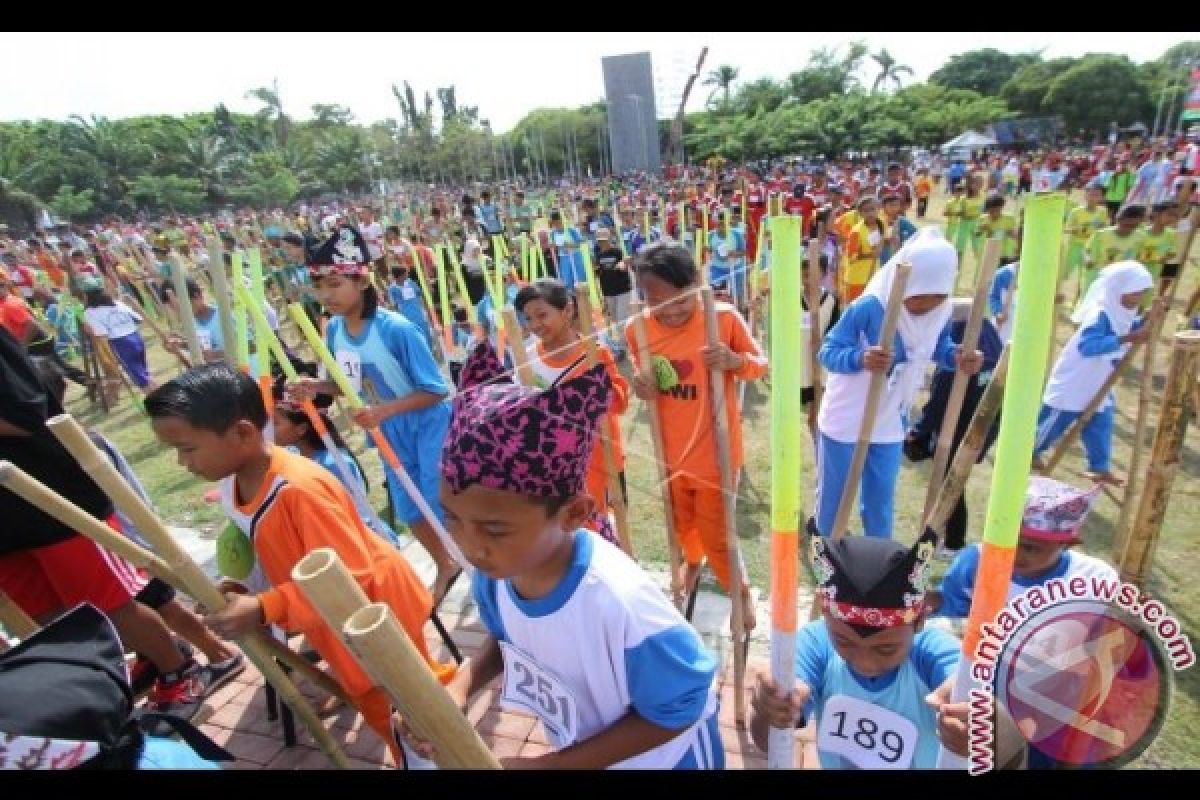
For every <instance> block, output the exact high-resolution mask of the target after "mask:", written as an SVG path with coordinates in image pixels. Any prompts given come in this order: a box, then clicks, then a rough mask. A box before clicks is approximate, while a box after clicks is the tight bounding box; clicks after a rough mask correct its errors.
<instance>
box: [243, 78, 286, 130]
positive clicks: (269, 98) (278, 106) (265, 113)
mask: <svg viewBox="0 0 1200 800" xmlns="http://www.w3.org/2000/svg"><path fill="white" fill-rule="evenodd" d="M246 96H247V97H253V98H254V99H256V100H258V101H259V102H260V103H262V104H263V107H262V109H260V110H259V112H258V116H259V118H260V119H262V120H264V121H266V122H270V123H271V125H272V127H273V128H274V132H275V144H276V145H277V146H279V147H283V146H284V145H286V144H287V139H288V132H289V130H290V127H291V120H290V119H289V118H288V115H287V114H285V113H284V111H283V102H282V101H281V100H280V99H279V79H278V78H276V79H274V80H273V81H271V85H270V86H269V87H267V86H260V87H258V88H257V89H251V90H250V91H248V92H246Z"/></svg>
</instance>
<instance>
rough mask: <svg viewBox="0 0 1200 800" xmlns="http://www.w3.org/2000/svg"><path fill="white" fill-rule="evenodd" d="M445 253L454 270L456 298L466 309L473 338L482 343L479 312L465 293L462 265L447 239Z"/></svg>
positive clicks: (466, 292)
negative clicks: (448, 255) (473, 332)
mask: <svg viewBox="0 0 1200 800" xmlns="http://www.w3.org/2000/svg"><path fill="white" fill-rule="evenodd" d="M445 248H446V250H445V252H447V253H449V254H450V266H451V267H453V268H454V281H455V283H456V284H457V285H458V298H459V300H461V301H462V304H463V305H464V306H466V309H467V319H469V320H470V321H471V329H472V330H473V331H475V338H476V339H478V340H479V341H483V327H482V326H481V325H480V324H479V312H478V310H476V308H475V304H474V303H472V302H471V294H470V292H468V291H467V281H466V279H465V278H464V277H463V269H462V264H461V263H460V262H459V260H458V253H457V252H455V250H454V245H452V244H451V243H450V240H449V239H446V240H445Z"/></svg>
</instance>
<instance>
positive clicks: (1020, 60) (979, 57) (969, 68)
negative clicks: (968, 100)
mask: <svg viewBox="0 0 1200 800" xmlns="http://www.w3.org/2000/svg"><path fill="white" fill-rule="evenodd" d="M1041 59H1042V56H1041V52H1040V51H1039V52H1034V53H1005V52H1003V51H1001V50H997V49H996V48H994V47H985V48H983V49H982V50H968V51H967V52H965V53H958V54H956V55H953V56H951V57H950V60H949V61H947V62H946V63H945V64H943V65H942V66H941V67H940V68H938V69H937V70H935V71H934V72H933V74H931V75H930V76H929V82H930V83H936V84H940V85H941V86H945V87H946V88H947V89H971V90H972V91H976V92H979V93H980V94H983V95H996V94H999V93H1000V87H1002V86H1003V85H1004V84H1005V83H1006V82H1007V81H1008V80H1009V78H1011V77H1012V76H1013V75H1014V74H1016V72H1017V70H1019V69H1021V68H1022V67H1024V66H1027V65H1029V64H1036V63H1037V62H1039V61H1041Z"/></svg>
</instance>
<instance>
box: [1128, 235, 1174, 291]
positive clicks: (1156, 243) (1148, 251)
mask: <svg viewBox="0 0 1200 800" xmlns="http://www.w3.org/2000/svg"><path fill="white" fill-rule="evenodd" d="M1141 233H1142V246H1141V249H1140V250H1138V255H1137V260H1138V261H1140V262H1142V265H1143V266H1144V267H1145V268H1146V269H1148V270H1150V274H1151V275H1153V276H1154V279H1155V280H1156V281H1157V280H1158V278H1159V277H1160V276H1161V275H1162V268H1163V264H1174V263H1175V261H1176V260H1178V258H1179V237H1178V236H1177V235H1176V233H1175V229H1174V228H1163V229H1162V231H1160V232H1159V233H1154V232H1153V231H1152V230H1150V228H1143V229H1142V231H1141Z"/></svg>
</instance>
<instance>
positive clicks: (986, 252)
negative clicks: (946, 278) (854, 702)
mask: <svg viewBox="0 0 1200 800" xmlns="http://www.w3.org/2000/svg"><path fill="white" fill-rule="evenodd" d="M999 260H1000V242H999V241H998V240H996V239H989V240H988V241H987V243H986V244H985V245H984V246H983V261H982V262H981V263H980V265H979V274H978V276H977V277H976V279H975V295H974V298H973V299H972V301H971V315H970V316H969V317H968V318H967V326H966V328H965V329H964V330H963V340H962V351H961V352H962V353H963V354H966V353H974V352H975V348H976V347H977V346H978V345H979V334H980V332H981V331H982V330H983V320H984V316H985V315H986V312H987V296H988V289H989V288H990V287H991V284H992V274H993V273H994V272H995V271H996V264H997V262H999ZM973 377H974V376H972V375H968V374H966V373H965V372H963V371H962V370H958V371H956V372H955V373H954V382H953V383H952V384H951V386H950V397H949V398H948V399H947V400H946V411H945V413H944V414H943V415H942V427H941V430H939V431H938V440H937V446H936V447H935V449H934V451H933V468H932V469H931V470H930V473H929V487H928V489H927V490H926V492H925V508H924V511H923V512H922V514H921V517H922V519H925V520H928V519H929V512H930V511H932V510H933V501H934V500H935V499H936V498H937V493H938V490H939V489H940V488H941V485H942V478H943V477H944V476H945V474H946V465H947V464H949V463H950V450H951V449H952V447H953V445H954V432H955V431H956V430H958V418H959V415H960V414H961V413H962V406H963V400H964V399H965V398H966V396H967V384H968V383H970V381H971V380H972V379H973Z"/></svg>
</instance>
